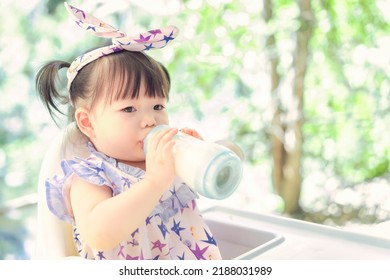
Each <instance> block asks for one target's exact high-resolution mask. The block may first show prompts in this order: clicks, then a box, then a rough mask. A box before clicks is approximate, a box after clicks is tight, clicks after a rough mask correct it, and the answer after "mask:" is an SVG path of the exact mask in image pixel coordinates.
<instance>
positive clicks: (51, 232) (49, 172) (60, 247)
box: [35, 123, 88, 259]
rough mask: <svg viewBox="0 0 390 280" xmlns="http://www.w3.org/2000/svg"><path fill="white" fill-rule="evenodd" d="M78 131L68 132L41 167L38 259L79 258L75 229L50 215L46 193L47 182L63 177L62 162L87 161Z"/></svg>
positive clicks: (72, 128) (73, 127) (72, 127)
mask: <svg viewBox="0 0 390 280" xmlns="http://www.w3.org/2000/svg"><path fill="white" fill-rule="evenodd" d="M76 130H77V128H76V125H75V124H74V123H71V124H69V125H68V126H67V127H66V128H64V129H63V130H62V131H61V133H60V134H59V135H58V136H57V137H56V138H55V139H54V141H53V142H52V143H51V145H50V147H49V148H48V150H47V152H46V155H45V157H44V159H43V162H42V165H41V169H40V174H39V182H38V230H37V243H36V252H35V258H36V259H59V258H65V257H73V256H78V254H77V252H76V248H75V245H74V242H73V233H72V231H73V230H72V226H71V225H70V224H68V223H65V222H63V221H61V220H60V219H58V218H57V217H56V216H55V215H54V214H53V213H51V212H50V210H49V208H48V206H47V203H46V191H45V180H46V178H51V177H53V176H54V175H56V174H58V175H59V176H61V175H62V174H63V173H62V170H61V167H60V161H61V160H62V159H71V158H73V157H75V156H79V157H86V156H87V155H88V150H87V148H86V145H85V143H86V140H85V139H81V138H80V137H74V135H75V131H76ZM64 140H67V141H64ZM71 141H72V142H71Z"/></svg>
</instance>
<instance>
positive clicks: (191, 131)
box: [180, 127, 204, 140]
mask: <svg viewBox="0 0 390 280" xmlns="http://www.w3.org/2000/svg"><path fill="white" fill-rule="evenodd" d="M180 131H181V132H183V133H185V134H188V135H190V136H192V137H195V138H198V139H200V140H204V139H203V137H202V136H200V134H199V133H198V132H197V131H196V130H195V129H192V128H188V127H185V128H182V129H180Z"/></svg>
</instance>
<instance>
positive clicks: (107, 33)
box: [65, 2, 179, 90]
mask: <svg viewBox="0 0 390 280" xmlns="http://www.w3.org/2000/svg"><path fill="white" fill-rule="evenodd" d="M65 7H66V9H67V10H68V12H69V13H70V15H71V16H72V17H73V18H74V20H75V22H76V24H77V25H78V26H80V27H81V28H83V29H84V30H87V31H90V32H92V33H93V35H95V36H98V37H103V38H112V45H110V46H105V47H101V48H98V49H95V50H92V51H90V52H88V53H85V54H83V55H80V56H79V57H77V58H76V59H75V60H74V61H73V62H72V64H71V65H70V66H69V69H68V72H67V77H68V85H67V88H68V90H69V89H70V85H71V84H72V81H73V80H74V78H75V77H76V75H77V73H78V72H79V71H80V70H81V68H83V67H84V66H85V65H87V64H88V63H90V62H92V61H94V60H96V59H98V58H100V57H103V56H106V55H109V54H112V53H116V52H121V51H123V50H126V51H135V52H142V51H147V50H152V49H161V48H163V47H165V46H166V45H167V44H168V43H169V42H170V41H172V40H173V39H175V38H176V36H177V34H178V33H179V29H178V28H177V27H175V26H167V27H165V28H162V29H155V30H150V31H147V32H144V33H141V34H137V35H131V36H128V35H126V33H124V32H122V31H119V30H118V29H116V28H114V27H112V26H111V25H109V24H107V23H105V22H103V21H102V20H100V19H98V18H96V17H94V16H92V15H89V14H87V13H86V12H84V11H83V10H80V9H78V8H76V7H73V6H71V5H69V4H68V3H66V2H65Z"/></svg>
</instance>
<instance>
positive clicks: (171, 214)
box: [46, 143, 221, 260]
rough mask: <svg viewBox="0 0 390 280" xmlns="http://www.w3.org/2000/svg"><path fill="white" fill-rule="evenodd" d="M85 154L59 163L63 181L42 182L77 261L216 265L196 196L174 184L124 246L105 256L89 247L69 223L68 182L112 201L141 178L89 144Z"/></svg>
mask: <svg viewBox="0 0 390 280" xmlns="http://www.w3.org/2000/svg"><path fill="white" fill-rule="evenodd" d="M88 148H89V150H90V151H91V155H90V156H89V157H88V158H87V159H80V158H76V159H74V160H66V161H62V163H61V167H62V170H63V171H64V176H63V177H62V178H59V177H58V176H55V177H53V178H51V179H48V180H46V199H47V204H48V207H49V209H50V211H51V212H53V213H54V214H55V215H56V216H57V217H59V218H60V219H62V220H64V221H67V222H69V223H71V224H72V225H73V231H74V234H73V236H74V242H75V245H76V248H77V250H78V253H79V255H80V256H81V257H84V258H86V259H97V260H102V259H122V260H123V259H126V260H143V259H154V260H160V259H170V260H179V259H181V260H184V259H188V260H197V259H198V260H208V259H221V255H220V252H219V249H218V247H217V244H216V241H215V240H214V238H213V235H212V233H211V232H210V229H209V228H208V227H207V225H206V224H205V222H204V220H203V218H202V216H201V214H200V212H199V210H198V208H197V206H196V200H195V199H196V198H197V195H196V194H195V193H194V192H193V191H192V190H191V189H190V188H189V187H188V186H187V185H186V184H184V183H183V182H181V181H180V180H179V179H178V178H176V179H175V181H174V184H173V185H172V187H171V188H170V189H169V190H168V191H167V192H166V193H164V194H163V195H162V196H161V198H160V201H159V203H158V204H157V205H156V207H155V208H154V210H153V211H152V212H151V213H150V215H149V216H148V217H146V219H145V221H144V222H143V224H141V225H140V227H139V228H138V229H137V230H135V231H134V232H133V233H131V234H130V235H129V237H128V238H127V239H126V240H123V241H122V242H121V243H120V244H118V245H117V246H116V247H114V248H113V249H111V250H106V251H98V250H94V249H93V248H91V247H90V246H88V244H87V243H86V242H85V241H84V240H83V238H82V236H81V235H80V234H79V231H78V228H77V225H76V224H75V223H74V219H73V215H72V209H71V206H70V203H69V190H70V186H69V185H70V184H69V181H70V180H68V179H70V177H71V176H73V175H74V174H76V175H77V176H79V177H80V178H82V179H84V180H86V181H88V182H90V183H93V184H96V185H101V186H108V187H110V188H111V190H112V193H113V196H115V195H119V194H120V193H122V192H124V191H125V190H126V189H128V188H131V187H132V185H133V184H135V183H136V182H138V181H140V180H142V179H143V177H144V171H143V170H141V169H138V168H135V167H132V166H129V165H126V164H123V163H120V162H117V161H116V160H115V159H113V158H110V157H107V156H106V155H104V154H101V153H99V152H97V151H96V150H95V149H94V147H93V145H92V144H91V143H88ZM129 219H131V213H129Z"/></svg>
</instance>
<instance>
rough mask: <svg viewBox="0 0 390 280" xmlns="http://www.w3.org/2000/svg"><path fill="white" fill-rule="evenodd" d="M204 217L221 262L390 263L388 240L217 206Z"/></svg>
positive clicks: (207, 211) (205, 213)
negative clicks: (347, 260)
mask: <svg viewBox="0 0 390 280" xmlns="http://www.w3.org/2000/svg"><path fill="white" fill-rule="evenodd" d="M202 213H203V217H204V218H205V220H206V223H207V224H208V225H209V227H210V229H211V231H212V233H213V235H214V238H215V239H216V241H217V243H218V245H219V247H220V250H221V254H222V257H223V259H295V260H296V259H329V260H333V259H390V239H386V238H380V237H375V236H371V235H367V234H362V233H357V232H351V231H347V230H343V229H340V228H336V227H330V226H325V225H320V224H314V223H309V222H305V221H300V220H295V219H291V218H285V217H280V216H273V215H266V214H257V213H253V212H245V211H242V210H236V209H231V208H227V207H221V206H216V207H212V208H208V209H206V210H204V211H203V212H202Z"/></svg>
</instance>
